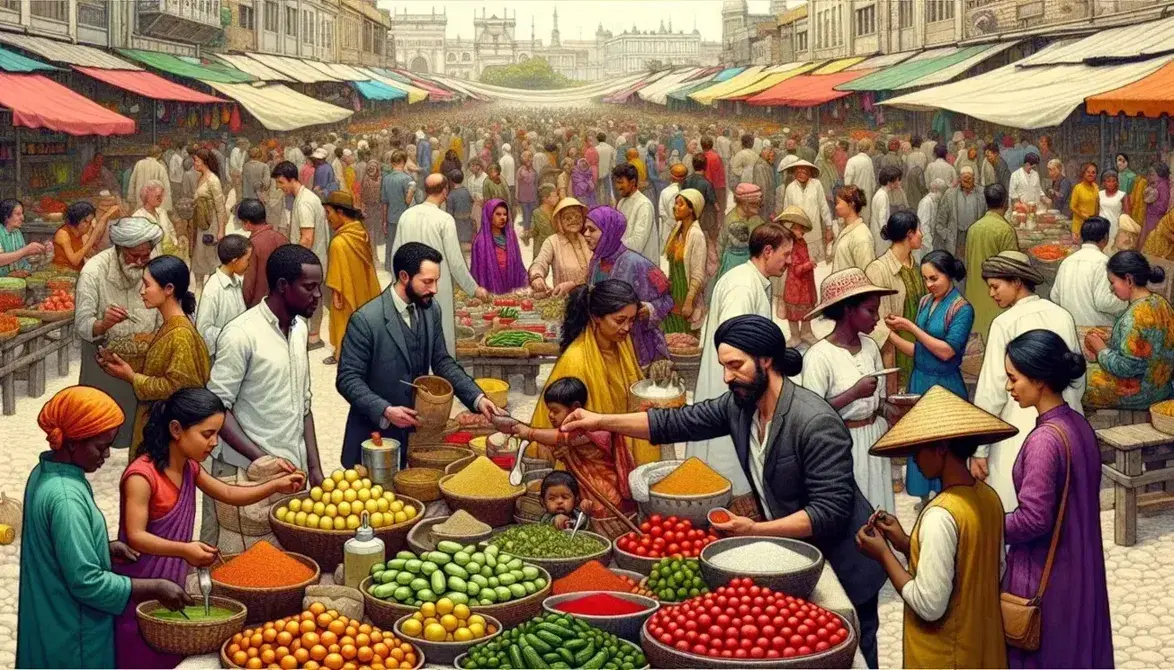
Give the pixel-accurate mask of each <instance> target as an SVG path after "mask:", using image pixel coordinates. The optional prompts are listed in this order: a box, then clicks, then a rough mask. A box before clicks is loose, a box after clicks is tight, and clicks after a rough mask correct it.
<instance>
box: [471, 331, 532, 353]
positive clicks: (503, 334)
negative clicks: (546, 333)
mask: <svg viewBox="0 0 1174 670" xmlns="http://www.w3.org/2000/svg"><path fill="white" fill-rule="evenodd" d="M541 341H542V336H541V335H539V334H538V333H532V332H530V331H528V330H499V331H497V332H493V333H489V334H488V335H486V336H485V346H486V347H492V348H494V349H499V348H517V347H523V346H525V345H526V343H527V342H541Z"/></svg>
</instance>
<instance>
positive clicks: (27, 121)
mask: <svg viewBox="0 0 1174 670" xmlns="http://www.w3.org/2000/svg"><path fill="white" fill-rule="evenodd" d="M0 107H7V108H8V109H11V110H12V125H14V126H23V127H25V128H46V129H48V130H55V131H57V132H62V133H68V134H70V135H133V134H134V132H135V122H134V121H133V120H131V119H128V118H126V117H125V116H123V115H121V114H117V113H115V112H112V111H110V110H109V109H106V108H105V107H103V106H101V105H99V104H97V103H96V102H92V101H90V100H89V99H88V98H85V97H83V96H81V95H78V94H77V93H74V92H73V91H71V90H69V89H68V88H65V87H64V86H62V85H61V84H58V83H57V82H55V81H53V80H52V79H48V78H46V77H43V76H41V75H39V74H7V73H0Z"/></svg>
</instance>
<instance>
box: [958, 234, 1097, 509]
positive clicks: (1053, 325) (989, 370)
mask: <svg viewBox="0 0 1174 670" xmlns="http://www.w3.org/2000/svg"><path fill="white" fill-rule="evenodd" d="M982 278H983V281H985V282H986V283H987V286H988V287H989V289H990V294H991V297H992V298H993V299H994V301H995V304H997V305H998V306H999V307H1000V308H1002V309H1003V310H1004V311H1003V313H1002V314H999V315H998V316H996V317H995V320H994V321H993V322H992V323H991V328H990V333H989V334H988V335H987V339H986V353H985V354H984V355H983V361H982V371H981V372H979V375H978V387H977V389H976V390H975V393H974V404H975V405H977V406H978V408H979V409H982V410H985V411H987V412H990V413H991V414H994V415H995V416H997V417H999V418H1000V419H1002V420H1004V421H1006V422H1007V423H1009V424H1011V425H1012V426H1015V427H1016V428H1018V429H1019V434H1018V435H1014V436H1012V437H1008V438H1007V439H1005V440H1002V441H1000V442H997V443H995V444H992V445H990V446H989V447H988V446H982V447H979V449H978V451H977V452H976V453H975V455H974V458H971V459H970V470H971V472H972V473H974V476H975V477H978V478H979V479H985V480H986V482H987V483H988V484H990V485H991V487H993V488H994V489H995V491H996V492H997V493H998V494H999V498H1000V499H1001V500H1002V501H1003V509H1004V510H1005V511H1007V512H1012V511H1014V510H1015V509H1016V508H1017V507H1019V499H1018V498H1017V497H1016V495H1015V483H1014V482H1013V481H1012V480H1011V468H1012V467H1013V466H1014V465H1015V459H1016V458H1018V457H1019V449H1020V448H1021V447H1022V446H1023V441H1024V440H1025V439H1027V434H1028V433H1030V432H1031V431H1032V430H1033V429H1034V428H1035V426H1036V419H1037V418H1038V417H1039V414H1038V413H1037V412H1036V410H1035V409H1034V408H1030V407H1029V408H1023V407H1020V406H1019V403H1017V402H1015V401H1014V400H1012V399H1011V396H1010V394H1009V393H1008V392H1007V370H1006V367H1005V364H1006V361H1005V360H1004V359H1005V358H1006V354H1007V344H1008V343H1009V342H1010V341H1011V340H1013V339H1015V338H1016V337H1018V336H1020V335H1022V334H1023V333H1026V332H1027V331H1029V330H1036V329H1043V330H1050V331H1052V332H1054V333H1056V334H1057V335H1059V336H1060V337H1061V338H1063V340H1064V343H1065V344H1067V345H1068V347H1069V348H1070V349H1071V350H1072V351H1075V352H1077V353H1079V352H1080V341H1079V339H1078V336H1077V334H1076V324H1075V322H1073V320H1072V315H1071V314H1069V313H1068V310H1066V309H1064V308H1063V307H1060V306H1059V305H1057V304H1056V303H1054V302H1051V301H1049V300H1044V299H1043V298H1041V297H1039V296H1038V295H1036V294H1035V287H1036V286H1038V285H1040V284H1042V283H1044V277H1043V275H1041V274H1040V273H1039V271H1038V270H1036V269H1035V268H1034V267H1032V266H1031V261H1030V260H1029V259H1028V257H1027V255H1026V254H1024V253H1022V252H1019V251H1003V252H1000V253H999V254H998V255H996V256H992V257H991V258H988V259H987V260H986V261H985V262H983V264H982ZM1085 385H1086V378H1085V377H1081V378H1080V380H1079V381H1078V382H1077V383H1075V384H1073V385H1072V386H1069V387H1068V388H1066V389H1064V393H1063V397H1064V401H1065V402H1066V403H1068V405H1069V406H1070V407H1071V408H1072V409H1074V410H1076V411H1077V412H1080V413H1081V414H1083V413H1084V407H1083V405H1082V404H1081V398H1082V397H1083V396H1084V388H1085Z"/></svg>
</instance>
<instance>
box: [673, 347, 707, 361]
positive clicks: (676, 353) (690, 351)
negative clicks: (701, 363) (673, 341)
mask: <svg viewBox="0 0 1174 670" xmlns="http://www.w3.org/2000/svg"><path fill="white" fill-rule="evenodd" d="M669 355H670V356H672V357H673V358H682V359H692V358H701V347H669Z"/></svg>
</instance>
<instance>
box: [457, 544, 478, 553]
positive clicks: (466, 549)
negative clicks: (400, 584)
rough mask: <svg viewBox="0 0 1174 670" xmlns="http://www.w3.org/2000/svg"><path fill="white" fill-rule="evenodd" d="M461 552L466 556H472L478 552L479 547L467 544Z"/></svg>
mask: <svg viewBox="0 0 1174 670" xmlns="http://www.w3.org/2000/svg"><path fill="white" fill-rule="evenodd" d="M461 551H463V552H465V553H466V554H472V553H473V552H475V551H477V547H476V545H472V544H466V545H465V546H463V547H461Z"/></svg>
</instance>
